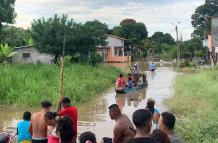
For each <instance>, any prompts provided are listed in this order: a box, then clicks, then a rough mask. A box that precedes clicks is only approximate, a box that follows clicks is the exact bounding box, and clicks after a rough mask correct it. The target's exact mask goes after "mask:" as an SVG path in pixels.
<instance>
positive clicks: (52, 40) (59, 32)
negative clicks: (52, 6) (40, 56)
mask: <svg viewBox="0 0 218 143" xmlns="http://www.w3.org/2000/svg"><path fill="white" fill-rule="evenodd" d="M77 26H79V25H77V24H76V23H74V22H73V20H72V19H68V17H67V15H62V16H60V17H59V16H58V15H54V17H51V18H49V19H47V20H46V19H44V18H40V19H38V20H34V21H33V23H32V26H31V29H32V38H33V40H34V41H35V42H36V43H37V48H38V49H39V51H41V52H45V53H48V54H51V55H53V56H54V58H55V60H54V61H55V62H57V60H58V58H59V57H60V55H61V53H62V48H63V39H64V33H65V34H66V54H68V53H69V51H72V50H70V49H71V48H72V46H73V44H72V42H71V41H72V39H73V37H74V35H73V34H72V33H74V31H75V29H76V27H77Z"/></svg>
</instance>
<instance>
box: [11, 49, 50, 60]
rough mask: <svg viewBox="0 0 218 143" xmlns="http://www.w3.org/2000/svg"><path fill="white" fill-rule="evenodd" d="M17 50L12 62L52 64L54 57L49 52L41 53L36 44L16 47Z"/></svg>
mask: <svg viewBox="0 0 218 143" xmlns="http://www.w3.org/2000/svg"><path fill="white" fill-rule="evenodd" d="M14 51H15V52H17V54H16V55H15V56H13V57H12V63H19V64H29V63H31V64H37V63H42V64H51V63H52V60H53V57H52V56H51V55H49V54H44V53H40V52H39V51H38V50H37V49H36V48H34V45H28V46H21V47H16V48H14Z"/></svg>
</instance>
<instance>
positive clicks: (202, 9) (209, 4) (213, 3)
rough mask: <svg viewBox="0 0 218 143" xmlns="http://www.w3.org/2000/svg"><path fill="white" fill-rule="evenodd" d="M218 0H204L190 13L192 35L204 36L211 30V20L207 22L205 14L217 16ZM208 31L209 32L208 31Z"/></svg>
mask: <svg viewBox="0 0 218 143" xmlns="http://www.w3.org/2000/svg"><path fill="white" fill-rule="evenodd" d="M217 9H218V1H217V0H205V3H204V4H203V5H200V6H199V7H197V8H196V10H195V12H194V14H193V15H192V17H191V19H192V26H193V27H194V32H193V36H194V37H199V38H204V37H205V36H206V35H205V34H208V33H207V32H209V31H210V30H211V22H210V19H208V20H209V22H207V20H206V19H207V18H206V16H218V11H217ZM209 33H210V32H209Z"/></svg>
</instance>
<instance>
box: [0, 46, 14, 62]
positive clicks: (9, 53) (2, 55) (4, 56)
mask: <svg viewBox="0 0 218 143" xmlns="http://www.w3.org/2000/svg"><path fill="white" fill-rule="evenodd" d="M16 54H17V53H16V52H13V49H12V48H11V47H10V46H9V45H8V44H0V62H8V61H9V59H10V58H11V57H13V56H15V55H16Z"/></svg>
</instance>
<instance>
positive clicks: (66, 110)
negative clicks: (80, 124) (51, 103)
mask: <svg viewBox="0 0 218 143" xmlns="http://www.w3.org/2000/svg"><path fill="white" fill-rule="evenodd" d="M61 107H63V109H61ZM57 112H58V116H69V117H70V118H71V120H72V127H73V129H74V134H75V137H76V136H77V120H78V110H77V107H76V106H72V105H71V100H70V98H69V97H64V98H63V99H62V100H61V101H60V102H59V105H58V110H57ZM75 140H76V139H75Z"/></svg>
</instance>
